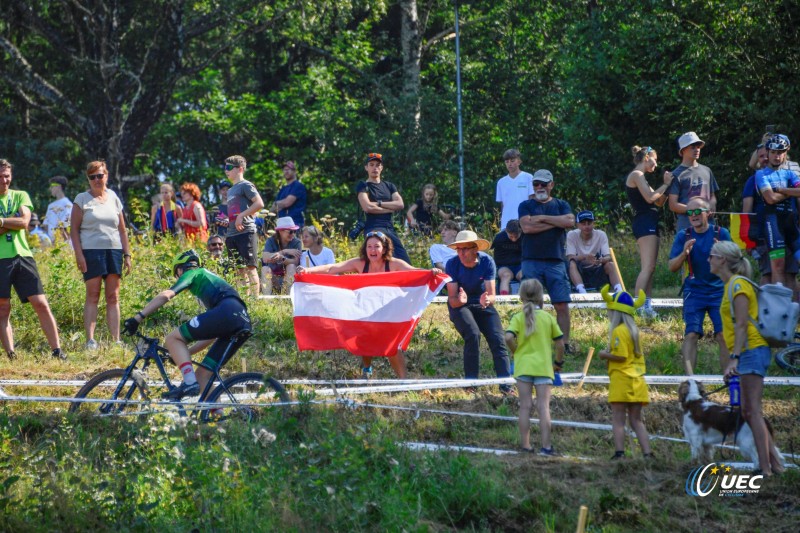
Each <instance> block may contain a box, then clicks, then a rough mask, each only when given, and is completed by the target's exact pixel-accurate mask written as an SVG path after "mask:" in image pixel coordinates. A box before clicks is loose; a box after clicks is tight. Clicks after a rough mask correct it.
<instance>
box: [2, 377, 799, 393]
mask: <svg viewBox="0 0 800 533" xmlns="http://www.w3.org/2000/svg"><path fill="white" fill-rule="evenodd" d="M582 377H583V374H581V373H580V372H569V373H562V374H561V380H562V381H563V382H564V383H577V382H578V381H580V380H581V378H582ZM644 379H645V382H646V383H647V384H648V385H680V384H681V383H683V382H684V381H686V380H687V379H694V380H695V381H698V382H701V383H706V384H709V385H722V384H723V383H724V380H723V378H722V376H720V375H717V374H695V375H693V376H654V375H653V376H650V375H648V376H645V377H644ZM280 382H281V384H283V385H329V386H338V385H364V387H359V388H358V389H350V388H343V389H339V392H340V393H343V394H344V393H346V392H350V391H358V392H357V394H364V393H366V392H402V391H405V390H409V391H411V390H425V389H439V388H442V389H446V388H458V387H479V386H484V385H513V384H515V381H514V378H487V379H458V380H455V379H404V380H399V379H375V380H368V379H327V380H325V379H319V380H311V379H286V380H280ZM608 382H609V378H608V376H586V377H585V378H584V383H588V384H600V385H603V384H608ZM117 383H118V382H114V381H113V380H110V381H107V382H104V383H103V384H102V385H103V386H105V387H115V386H116V385H117ZM84 384H86V382H85V381H77V380H34V379H4V380H0V386H28V387H39V386H40V387H82V386H83V385H84ZM162 384H163V383H161V382H151V383H149V384H148V385H149V386H151V387H157V386H160V385H162ZM368 385H371V386H369V387H368ZM382 385H385V387H381V386H382ZM764 385H769V386H792V387H800V377H788V376H787V377H784V376H767V377H766V378H764ZM405 386H408V387H407V388H404V387H405ZM324 390H329V389H324ZM326 394H330V393H326Z"/></svg>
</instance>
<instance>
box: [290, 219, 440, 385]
mask: <svg viewBox="0 0 800 533" xmlns="http://www.w3.org/2000/svg"><path fill="white" fill-rule="evenodd" d="M393 251H394V246H393V245H392V240H391V239H390V238H389V236H388V235H386V234H384V233H383V232H381V231H370V232H368V233H367V234H366V238H365V239H364V243H363V244H362V245H361V249H360V251H359V256H358V257H354V258H353V259H348V260H346V261H341V262H339V263H335V264H332V265H319V266H315V267H310V268H306V267H302V266H299V267H297V271H296V272H297V273H298V274H304V273H307V274H314V273H318V274H378V273H383V272H401V271H406V270H425V269H422V268H415V267H413V266H411V265H409V264H408V263H406V262H405V261H403V260H402V259H397V258H396V257H392V252H393ZM431 272H433V274H440V273H441V272H442V271H441V270H439V269H438V268H433V269H431ZM373 353H374V352H373ZM361 357H362V361H363V363H362V367H361V375H362V377H364V378H366V379H369V378H371V377H372V357H369V356H361ZM389 363H390V364H391V365H392V368H393V369H394V371H395V373H396V374H397V377H398V378H400V379H404V378H405V377H406V360H405V357H404V356H403V354H402V353H397V355H394V356H392V357H389Z"/></svg>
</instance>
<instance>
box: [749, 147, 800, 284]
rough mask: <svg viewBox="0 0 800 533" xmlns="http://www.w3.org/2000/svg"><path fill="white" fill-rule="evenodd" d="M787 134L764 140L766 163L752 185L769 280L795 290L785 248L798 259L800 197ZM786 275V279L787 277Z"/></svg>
mask: <svg viewBox="0 0 800 533" xmlns="http://www.w3.org/2000/svg"><path fill="white" fill-rule="evenodd" d="M790 146H791V143H790V141H789V137H787V136H786V135H782V134H780V133H778V134H775V135H773V136H772V137H770V139H769V140H768V141H767V166H766V167H764V168H762V169H761V170H759V171H757V172H756V177H755V182H756V189H758V192H759V193H760V194H761V196H762V197H763V199H764V203H765V205H764V216H763V221H762V229H761V232H762V235H764V237H765V238H766V241H767V249H768V250H769V259H770V266H771V267H772V282H773V283H783V282H784V281H786V282H787V285H789V286H790V287H791V288H792V290H796V284H795V280H794V276H793V275H792V276H786V270H787V268H786V265H787V263H788V261H787V260H786V252H787V249H788V251H789V255H794V257H795V259H797V260H800V228H798V226H797V200H796V198H798V197H800V167H798V165H797V164H796V163H794V162H792V161H789V148H790ZM787 278H788V279H787Z"/></svg>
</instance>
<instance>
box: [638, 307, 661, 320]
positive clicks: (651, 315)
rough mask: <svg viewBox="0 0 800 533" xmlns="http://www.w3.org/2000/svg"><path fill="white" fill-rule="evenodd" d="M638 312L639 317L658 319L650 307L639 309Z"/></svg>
mask: <svg viewBox="0 0 800 533" xmlns="http://www.w3.org/2000/svg"><path fill="white" fill-rule="evenodd" d="M638 312H639V315H641V316H643V317H645V318H650V319H653V318H658V313H657V312H656V310H655V309H653V308H652V307H640V308H639V310H638Z"/></svg>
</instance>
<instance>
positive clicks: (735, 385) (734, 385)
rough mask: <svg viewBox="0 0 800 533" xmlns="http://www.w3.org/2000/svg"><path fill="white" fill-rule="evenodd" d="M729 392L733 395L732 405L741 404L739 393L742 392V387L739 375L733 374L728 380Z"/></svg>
mask: <svg viewBox="0 0 800 533" xmlns="http://www.w3.org/2000/svg"><path fill="white" fill-rule="evenodd" d="M728 393H729V394H730V396H731V405H732V406H737V405H740V404H741V401H740V398H739V394H740V393H741V389H740V388H739V376H731V378H730V379H729V380H728Z"/></svg>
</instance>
